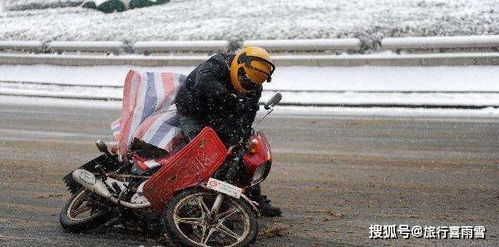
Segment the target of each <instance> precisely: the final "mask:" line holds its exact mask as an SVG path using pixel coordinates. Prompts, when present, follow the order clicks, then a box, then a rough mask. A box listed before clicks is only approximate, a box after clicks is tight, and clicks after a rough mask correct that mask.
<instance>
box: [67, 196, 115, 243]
mask: <svg viewBox="0 0 499 247" xmlns="http://www.w3.org/2000/svg"><path fill="white" fill-rule="evenodd" d="M91 194H92V192H91V191H88V190H85V189H79V190H78V191H77V192H76V193H75V194H73V196H72V197H71V199H69V201H68V202H67V203H66V205H64V207H63V208H62V210H61V214H60V215H59V222H60V223H61V226H62V228H64V230H66V231H68V232H73V233H79V232H84V231H88V230H91V229H95V228H96V227H98V226H100V225H102V224H104V223H106V222H108V221H109V220H110V219H111V218H112V216H113V215H112V212H110V211H109V210H108V209H105V208H100V209H98V210H97V211H96V212H94V213H93V214H91V215H89V216H88V217H85V218H83V219H76V218H73V217H71V216H70V213H71V212H70V211H71V210H73V209H74V207H75V206H78V205H76V204H77V203H79V202H81V201H82V200H84V199H86V198H87V197H89V196H90V195H91Z"/></svg>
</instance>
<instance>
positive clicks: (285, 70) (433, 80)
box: [0, 65, 499, 92]
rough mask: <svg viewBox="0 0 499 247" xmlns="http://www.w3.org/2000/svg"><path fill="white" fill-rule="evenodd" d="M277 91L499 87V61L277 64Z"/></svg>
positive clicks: (112, 72) (114, 71) (55, 75)
mask: <svg viewBox="0 0 499 247" xmlns="http://www.w3.org/2000/svg"><path fill="white" fill-rule="evenodd" d="M193 68H194V67H130V66H95V67H71V66H70V67H65V66H51V65H0V80H2V81H5V80H22V81H38V82H58V83H73V84H89V85H119V86H120V85H123V80H124V78H125V76H126V74H127V72H128V70H129V69H136V70H139V71H169V72H175V73H181V74H188V73H189V72H190V71H191V70H192V69H193ZM265 89H273V90H278V89H280V90H347V91H364V90H372V91H389V90H390V91H465V92H466V91H498V92H499V66H436V67H399V66H396V67H391V66H390V67H383V66H361V67H308V66H306V67H287V66H282V67H279V68H278V69H276V71H275V73H274V75H273V76H272V82H271V83H268V84H265Z"/></svg>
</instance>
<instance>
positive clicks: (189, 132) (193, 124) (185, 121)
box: [178, 114, 204, 141]
mask: <svg viewBox="0 0 499 247" xmlns="http://www.w3.org/2000/svg"><path fill="white" fill-rule="evenodd" d="M178 120H179V122H180V128H181V129H182V132H184V135H185V136H187V138H189V141H191V140H192V139H194V138H195V137H196V136H197V135H198V134H199V132H201V130H202V129H203V128H204V126H203V125H202V124H201V123H200V122H199V121H198V120H197V119H195V118H193V117H190V116H185V115H181V114H179V118H178Z"/></svg>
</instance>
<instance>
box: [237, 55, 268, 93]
mask: <svg viewBox="0 0 499 247" xmlns="http://www.w3.org/2000/svg"><path fill="white" fill-rule="evenodd" d="M274 69H275V66H274V64H273V63H272V61H271V60H270V54H269V53H268V52H267V51H265V50H264V49H262V48H260V47H245V48H243V49H241V50H239V51H238V52H237V53H236V55H235V57H234V58H233V59H232V62H231V64H230V81H231V83H232V86H233V87H234V89H236V90H237V91H238V92H240V93H248V92H251V91H253V90H254V89H255V88H256V87H257V86H258V85H261V84H262V83H264V82H265V81H268V82H270V80H271V79H272V78H271V76H272V73H274Z"/></svg>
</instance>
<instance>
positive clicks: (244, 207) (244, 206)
mask: <svg viewBox="0 0 499 247" xmlns="http://www.w3.org/2000/svg"><path fill="white" fill-rule="evenodd" d="M200 194H203V195H208V194H211V195H210V196H212V197H216V195H217V194H218V193H217V192H215V191H209V190H204V189H188V190H186V191H183V192H181V193H178V194H177V195H175V196H174V197H173V198H172V200H171V201H170V202H169V203H168V205H167V207H166V209H165V210H164V212H163V216H162V218H161V222H162V224H163V229H164V231H165V232H166V234H167V235H168V237H169V239H170V240H171V241H172V242H173V243H174V244H176V245H178V246H189V247H200V246H210V245H202V244H200V243H196V242H194V241H192V240H190V239H189V238H188V237H186V236H185V235H184V234H183V233H182V232H181V231H180V230H179V228H178V227H177V225H176V223H175V221H174V213H175V209H176V208H177V204H179V203H181V202H182V201H184V200H183V199H184V198H187V197H192V196H195V195H200ZM227 203H230V204H233V205H237V206H238V209H239V210H241V213H242V212H243V211H244V213H243V214H244V215H245V216H247V219H248V220H249V224H248V225H247V226H248V227H249V230H248V233H247V234H246V236H245V237H244V239H243V240H242V241H240V242H239V243H234V244H232V245H216V246H234V247H243V246H248V245H251V244H253V243H254V242H255V241H256V237H257V235H258V220H257V216H256V215H255V212H254V211H253V210H252V208H251V206H250V205H248V202H246V201H244V200H243V199H236V198H233V197H230V196H227V195H226V196H225V197H224V201H223V203H222V205H224V204H227ZM244 218H246V217H244ZM208 238H209V237H208Z"/></svg>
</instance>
